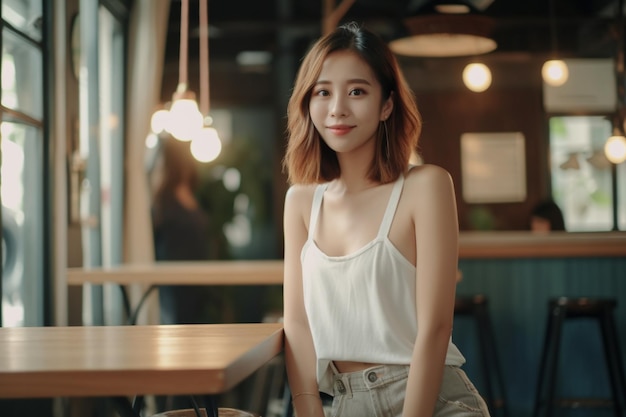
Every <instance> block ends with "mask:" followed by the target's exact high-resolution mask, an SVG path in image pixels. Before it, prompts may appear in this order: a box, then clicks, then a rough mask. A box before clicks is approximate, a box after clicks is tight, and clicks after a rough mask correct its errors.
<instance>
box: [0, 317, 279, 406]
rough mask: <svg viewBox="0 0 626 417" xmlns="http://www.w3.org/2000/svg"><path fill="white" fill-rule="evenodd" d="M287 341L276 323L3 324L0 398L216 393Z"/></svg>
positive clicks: (0, 349)
mask: <svg viewBox="0 0 626 417" xmlns="http://www.w3.org/2000/svg"><path fill="white" fill-rule="evenodd" d="M282 348H283V330H282V324H279V323H254V324H198V325H171V326H166V325H153V326H74V327H19V328H0V398H26V397H28V398H43V397H48V398H51V397H119V396H124V397H128V396H137V395H140V396H141V395H147V394H154V395H187V394H189V395H207V394H219V393H223V392H226V391H228V390H230V389H232V388H233V387H235V386H236V385H237V384H238V383H240V382H241V381H243V380H244V379H245V378H246V377H248V376H249V375H251V374H252V373H253V372H254V371H256V370H257V369H259V368H260V367H261V366H262V365H264V364H265V363H267V362H268V361H269V360H270V359H272V358H273V357H274V356H276V355H277V354H279V353H280V352H281V351H282Z"/></svg>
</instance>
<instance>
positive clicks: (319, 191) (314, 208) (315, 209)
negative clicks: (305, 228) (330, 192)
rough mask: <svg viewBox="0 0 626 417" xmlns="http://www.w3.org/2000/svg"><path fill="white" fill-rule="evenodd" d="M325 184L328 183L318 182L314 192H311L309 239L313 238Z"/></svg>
mask: <svg viewBox="0 0 626 417" xmlns="http://www.w3.org/2000/svg"><path fill="white" fill-rule="evenodd" d="M327 186H328V184H320V185H318V186H317V187H315V194H313V204H312V205H311V217H310V219H309V239H313V234H314V233H315V227H316V226H317V219H318V217H319V214H320V208H321V207H322V199H323V198H324V191H326V187H327Z"/></svg>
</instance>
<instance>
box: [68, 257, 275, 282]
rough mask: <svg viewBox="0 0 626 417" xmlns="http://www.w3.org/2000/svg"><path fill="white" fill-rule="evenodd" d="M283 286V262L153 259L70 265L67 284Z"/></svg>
mask: <svg viewBox="0 0 626 417" xmlns="http://www.w3.org/2000/svg"><path fill="white" fill-rule="evenodd" d="M104 283H117V284H121V285H128V284H149V285H283V261H282V260H260V261H198V262H154V263H150V264H143V265H120V266H114V267H109V268H69V269H68V270H67V284H68V285H82V284H104Z"/></svg>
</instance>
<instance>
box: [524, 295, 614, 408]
mask: <svg viewBox="0 0 626 417" xmlns="http://www.w3.org/2000/svg"><path fill="white" fill-rule="evenodd" d="M616 306H617V301H616V300H615V299H612V298H607V299H590V298H566V297H561V298H553V299H550V300H549V301H548V314H549V315H548V323H547V326H546V335H545V340H544V345H543V352H542V354H541V365H540V367H539V380H538V383H537V395H536V399H535V406H534V412H533V416H534V417H539V415H540V413H541V411H542V410H544V409H545V411H546V412H545V415H546V416H550V415H552V413H553V411H554V407H555V393H556V374H557V367H558V364H559V354H560V350H559V348H560V342H561V332H562V330H563V326H564V324H565V320H566V319H578V318H590V319H595V320H597V322H598V325H599V326H600V330H601V334H602V343H603V348H604V353H605V359H606V365H607V368H608V369H607V370H608V373H609V377H610V383H611V394H612V399H611V400H609V401H601V400H597V399H595V400H594V399H576V398H559V401H558V402H559V406H571V407H581V406H582V407H597V406H603V405H605V404H606V403H608V404H612V405H613V411H614V414H615V417H622V410H623V408H622V407H623V404H624V402H626V394H625V392H626V382H625V379H624V367H623V364H622V359H621V356H620V355H621V352H620V348H619V340H618V334H617V328H616V326H615V319H614V317H613V310H614V309H615V307H616ZM544 391H547V392H544Z"/></svg>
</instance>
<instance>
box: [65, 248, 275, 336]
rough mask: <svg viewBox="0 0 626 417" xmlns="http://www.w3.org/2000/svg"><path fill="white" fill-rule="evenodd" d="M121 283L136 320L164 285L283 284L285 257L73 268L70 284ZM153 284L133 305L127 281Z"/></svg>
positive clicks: (128, 308) (130, 315)
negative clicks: (145, 303) (278, 258)
mask: <svg viewBox="0 0 626 417" xmlns="http://www.w3.org/2000/svg"><path fill="white" fill-rule="evenodd" d="M106 283H114V284H118V285H120V287H121V288H122V294H123V296H124V303H125V308H126V312H127V314H128V322H129V323H130V324H135V323H136V321H137V316H138V314H139V312H140V310H141V307H142V306H143V304H144V302H145V301H146V299H147V298H148V295H150V293H151V292H152V291H153V290H154V289H155V288H158V287H159V286H163V285H283V261H282V260H256V261H248V260H243V261H195V262H154V263H149V264H142V265H119V266H114V267H98V268H69V269H68V270H67V284H68V285H83V284H106ZM131 284H144V285H149V287H148V289H147V290H146V291H145V292H144V293H143V295H142V297H141V299H140V300H139V301H138V302H137V304H136V305H135V306H134V307H133V306H131V303H130V300H129V297H128V294H127V293H126V289H125V287H124V286H125V285H131Z"/></svg>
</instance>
